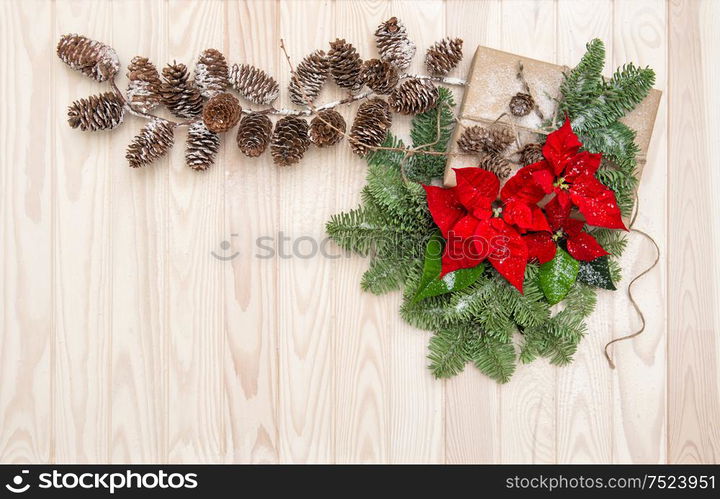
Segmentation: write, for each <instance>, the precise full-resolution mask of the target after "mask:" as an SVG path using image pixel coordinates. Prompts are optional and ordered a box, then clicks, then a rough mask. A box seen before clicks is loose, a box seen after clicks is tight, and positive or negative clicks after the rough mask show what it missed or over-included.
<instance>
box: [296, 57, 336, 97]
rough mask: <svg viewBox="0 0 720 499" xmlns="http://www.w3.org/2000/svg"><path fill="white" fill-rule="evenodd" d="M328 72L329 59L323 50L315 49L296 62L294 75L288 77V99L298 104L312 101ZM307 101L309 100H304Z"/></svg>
mask: <svg viewBox="0 0 720 499" xmlns="http://www.w3.org/2000/svg"><path fill="white" fill-rule="evenodd" d="M329 72H330V61H329V60H328V58H327V56H326V55H325V52H323V51H322V50H316V51H315V52H313V53H312V54H310V55H309V56H307V57H306V58H305V59H303V60H302V62H301V63H300V64H298V66H297V69H296V70H295V75H294V76H292V77H291V78H290V85H289V86H288V90H289V91H290V100H291V101H292V102H293V103H295V104H297V105H298V106H306V105H308V104H309V102H313V101H314V100H315V97H317V96H318V94H319V93H320V89H321V88H322V86H323V84H324V83H325V80H327V77H328V73H329ZM306 101H309V102H306Z"/></svg>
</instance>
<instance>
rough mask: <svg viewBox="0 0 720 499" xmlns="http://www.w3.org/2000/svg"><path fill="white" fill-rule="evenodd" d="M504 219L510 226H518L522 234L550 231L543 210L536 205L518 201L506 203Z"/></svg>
mask: <svg viewBox="0 0 720 499" xmlns="http://www.w3.org/2000/svg"><path fill="white" fill-rule="evenodd" d="M503 219H504V220H505V221H506V222H507V223H509V224H510V225H515V226H517V227H518V228H519V229H520V232H526V231H528V230H530V231H542V230H546V231H549V230H550V225H548V221H547V219H546V218H545V215H544V214H543V212H542V210H541V209H540V208H538V207H537V206H535V205H534V204H532V205H529V204H526V203H521V202H517V201H514V202H510V203H506V204H505V205H504V207H503Z"/></svg>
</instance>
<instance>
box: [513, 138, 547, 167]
mask: <svg viewBox="0 0 720 499" xmlns="http://www.w3.org/2000/svg"><path fill="white" fill-rule="evenodd" d="M519 152H520V162H521V163H522V164H523V166H527V165H532V164H533V163H537V162H538V161H542V160H543V159H545V156H543V152H542V145H540V144H537V143H531V144H525V145H524V146H523V148H522V149H520V151H519Z"/></svg>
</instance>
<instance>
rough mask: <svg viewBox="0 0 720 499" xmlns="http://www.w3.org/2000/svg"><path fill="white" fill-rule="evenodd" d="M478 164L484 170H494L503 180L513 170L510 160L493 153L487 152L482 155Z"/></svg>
mask: <svg viewBox="0 0 720 499" xmlns="http://www.w3.org/2000/svg"><path fill="white" fill-rule="evenodd" d="M478 166H479V167H480V168H482V169H484V170H488V171H491V172H493V173H494V174H495V175H497V176H498V178H500V179H501V180H503V179H506V178H508V177H509V176H510V173H511V172H512V166H511V165H510V161H508V160H507V159H505V158H503V157H502V156H496V155H493V154H485V155H483V156H481V157H480V162H479V163H478Z"/></svg>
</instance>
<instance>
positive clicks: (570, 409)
mask: <svg viewBox="0 0 720 499" xmlns="http://www.w3.org/2000/svg"><path fill="white" fill-rule="evenodd" d="M557 9H558V20H557V26H556V29H557V33H558V51H557V62H559V63H561V64H567V65H568V66H571V67H572V66H574V65H575V64H577V62H578V61H579V60H580V57H582V55H583V54H584V53H585V44H586V43H587V42H588V41H590V40H591V39H592V38H600V39H602V40H603V41H604V42H605V47H606V49H607V53H608V57H609V56H610V55H611V54H612V53H613V38H612V2H610V1H603V2H597V1H560V2H559V3H558V7H557ZM590 11H592V12H593V15H592V16H589V15H588V12H590ZM609 65H610V64H609V63H608V64H607V65H606V68H607V66H609ZM612 299H613V295H612V292H610V291H607V292H598V302H597V307H596V309H595V312H594V313H593V314H592V315H590V317H588V318H587V319H586V323H587V325H588V333H587V335H586V336H585V338H583V340H582V341H581V342H580V345H579V347H578V351H577V353H576V354H575V357H574V361H573V363H572V364H570V365H569V366H565V367H562V368H559V369H558V371H557V394H556V403H557V414H556V420H557V435H556V438H557V462H559V463H607V462H611V460H612V378H611V376H612V373H611V371H610V368H609V367H608V364H607V361H606V360H605V357H604V356H603V354H602V349H603V346H604V345H605V343H607V342H608V341H609V340H610V339H611V338H612V331H613V316H614V313H615V306H614V304H613V301H612Z"/></svg>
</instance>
